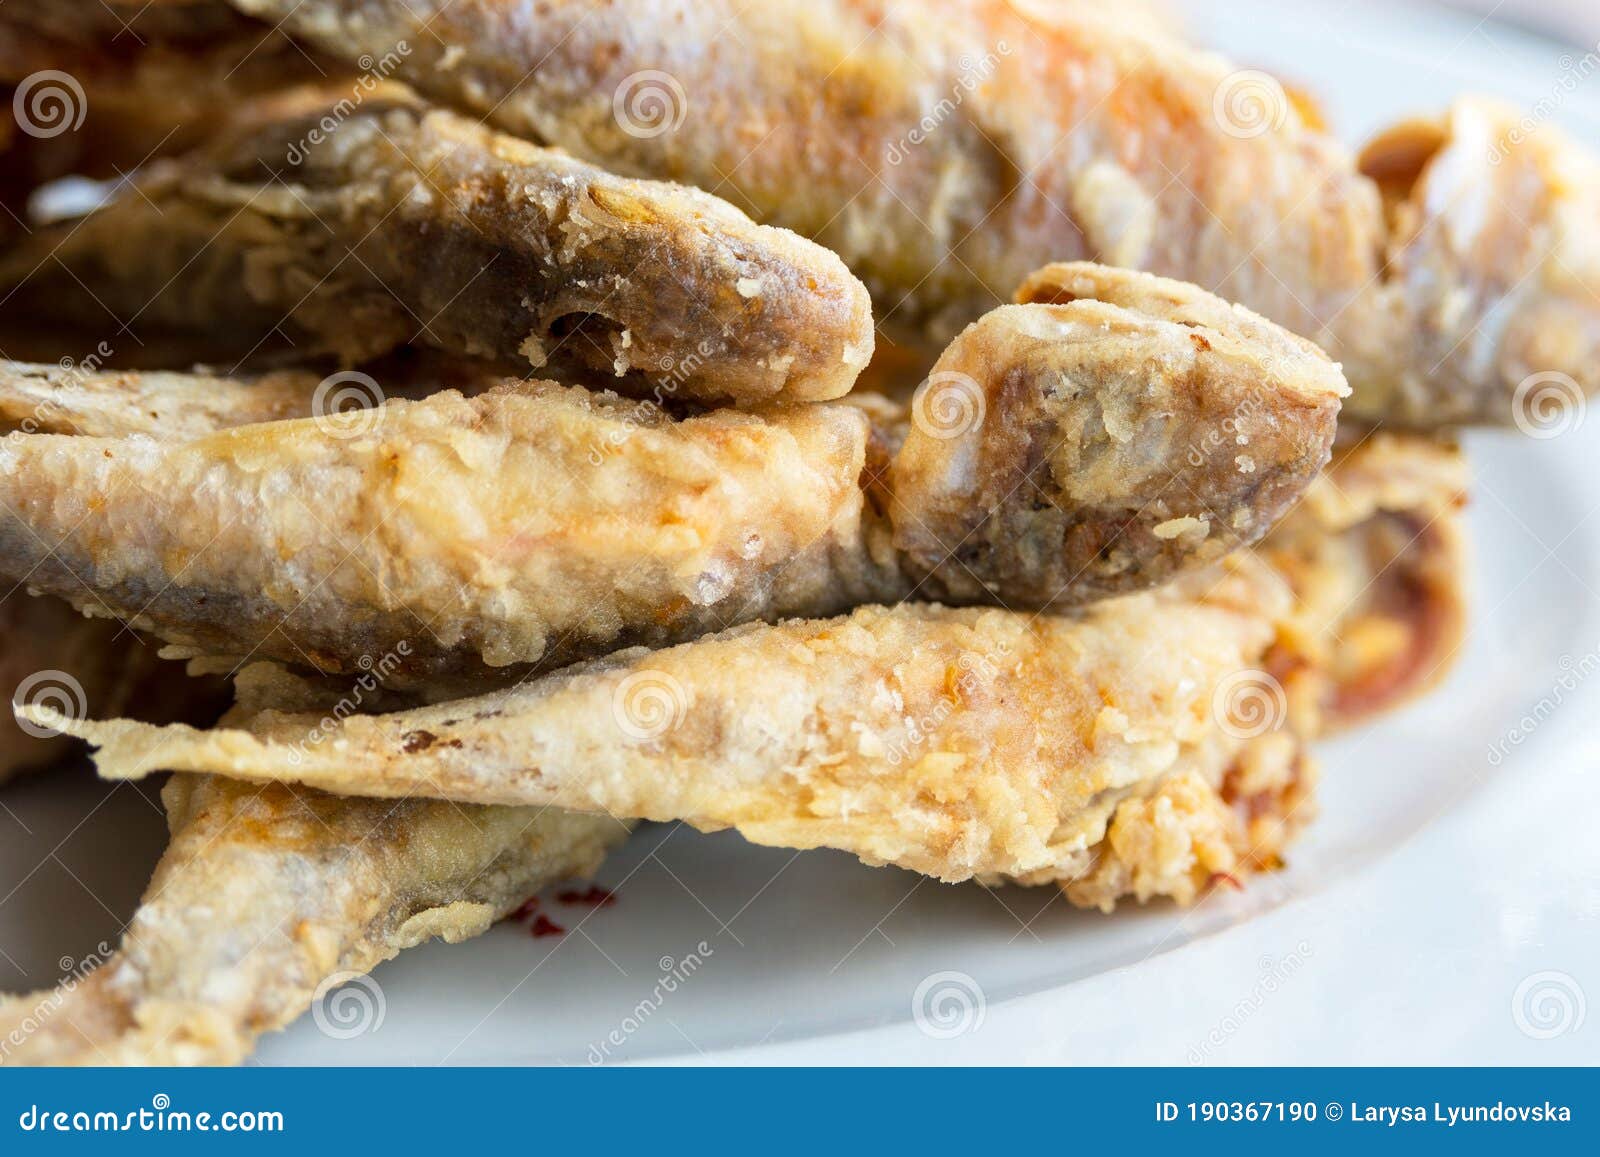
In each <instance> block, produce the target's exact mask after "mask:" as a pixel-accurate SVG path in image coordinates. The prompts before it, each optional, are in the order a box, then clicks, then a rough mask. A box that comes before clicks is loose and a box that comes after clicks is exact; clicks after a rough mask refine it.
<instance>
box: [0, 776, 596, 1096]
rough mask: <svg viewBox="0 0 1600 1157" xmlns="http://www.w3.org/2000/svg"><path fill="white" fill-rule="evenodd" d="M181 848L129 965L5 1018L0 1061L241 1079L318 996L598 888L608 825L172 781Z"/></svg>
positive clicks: (145, 910) (117, 958) (204, 780)
mask: <svg viewBox="0 0 1600 1157" xmlns="http://www.w3.org/2000/svg"><path fill="white" fill-rule="evenodd" d="M162 798H163V799H164V801H165V802H166V805H167V811H168V819H169V823H170V825H171V828H172V842H171V845H170V846H169V847H168V849H167V852H166V854H165V855H164V856H163V857H162V859H161V862H160V863H159V864H158V865H157V866H156V871H155V875H154V876H153V877H152V879H151V881H150V886H149V888H148V889H147V890H146V893H145V897H144V902H143V904H142V905H141V907H140V908H139V910H138V912H137V913H135V915H134V918H133V920H132V922H131V923H130V924H129V926H128V929H127V932H126V934H125V936H124V938H123V944H122V947H121V949H120V950H119V951H118V952H117V953H116V954H115V955H114V956H112V957H111V959H110V960H109V961H107V962H106V963H104V964H103V965H101V966H100V967H99V968H98V969H96V970H95V971H93V972H91V973H89V974H88V975H87V976H85V977H81V978H77V979H75V980H74V981H73V982H71V983H70V984H67V985H63V987H62V988H58V989H57V990H56V991H55V992H53V993H35V994H33V995H30V996H19V997H12V998H8V999H6V1000H4V1001H3V1002H0V1062H4V1063H10V1064H40V1065H62V1064H84V1065H128V1064H133V1065H192V1064H236V1063H238V1062H239V1061H240V1060H242V1059H244V1057H245V1056H246V1055H248V1054H249V1052H250V1050H251V1048H252V1047H253V1046H254V1043H255V1041H256V1038H257V1037H259V1036H260V1035H261V1034H262V1033H264V1032H270V1031H273V1030H275V1029H279V1028H282V1027H283V1026H284V1025H286V1024H288V1023H289V1022H290V1021H292V1020H294V1019H295V1018H296V1017H298V1016H300V1015H301V1014H302V1013H303V1012H305V1010H306V1008H307V1007H308V1006H309V1005H310V1004H311V1002H312V999H313V996H314V995H316V994H318V990H319V986H320V985H322V984H323V982H324V981H325V980H327V979H329V978H330V977H333V976H335V975H336V974H339V973H350V974H358V973H364V972H368V971H370V970H371V969H372V968H373V967H375V966H376V965H377V964H379V963H381V962H382V961H384V960H387V959H389V958H390V957H392V956H394V955H396V954H397V953H399V952H400V951H401V950H403V949H406V948H410V947H411V946H412V945H414V944H418V943H421V942H422V941H424V940H427V939H429V938H431V937H435V936H437V937H440V938H442V939H444V940H448V941H451V942H455V941H459V940H465V939H467V938H469V937H472V936H476V935H478V934H479V933H480V932H482V931H484V929H486V928H488V927H489V925H490V924H491V923H493V922H494V921H495V920H496V919H497V918H499V917H500V916H502V915H504V914H505V913H506V912H507V911H509V910H510V909H512V908H514V907H516V905H517V904H518V903H519V902H521V901H522V900H523V899H525V898H526V897H527V896H529V895H530V894H532V893H534V892H537V891H538V890H539V889H541V888H543V887H544V886H546V885H547V884H550V883H553V882H555V881H557V880H560V879H563V878H565V877H568V876H573V875H585V874H588V873H590V872H592V871H593V870H594V869H595V868H596V867H597V866H598V865H599V863H600V860H601V857H602V856H603V855H604V854H605V852H606V850H607V848H609V847H610V846H611V845H613V844H615V843H617V842H618V841H619V840H620V839H621V838H622V837H623V835H625V834H626V831H627V827H626V825H624V824H622V823H619V822H618V821H616V820H614V819H610V818H608V817H595V816H577V815H572V814H570V813H565V812H560V811H556V810H553V809H539V808H475V807H461V806H460V805H456V804H447V803H435V802H431V801H427V800H405V801H399V802H395V801H379V800H360V799H340V798H337V797H334V796H325V795H322V794H320V793H318V792H313V791H307V790H303V789H296V788H286V787H282V786H278V785H271V786H268V787H266V788H265V789H262V788H260V787H259V786H255V785H249V784H241V783H236V782H232V781H229V780H225V779H219V778H215V777H193V776H177V777H174V778H173V779H172V780H171V782H169V783H168V784H167V786H166V788H165V789H164V790H163V792H162Z"/></svg>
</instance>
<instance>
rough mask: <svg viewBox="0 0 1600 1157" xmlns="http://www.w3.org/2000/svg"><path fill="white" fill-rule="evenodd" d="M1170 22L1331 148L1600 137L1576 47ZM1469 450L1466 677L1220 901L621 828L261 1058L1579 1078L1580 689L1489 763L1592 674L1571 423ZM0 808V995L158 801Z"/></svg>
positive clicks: (1372, 14) (1587, 748)
mask: <svg viewBox="0 0 1600 1157" xmlns="http://www.w3.org/2000/svg"><path fill="white" fill-rule="evenodd" d="M1190 21H1191V26H1192V27H1193V29H1194V33H1195V35H1196V36H1197V37H1200V38H1203V39H1204V40H1206V41H1207V42H1208V43H1210V44H1212V45H1214V46H1216V47H1218V48H1219V49H1222V50H1223V51H1225V52H1226V53H1228V54H1229V55H1230V56H1232V57H1234V58H1235V59H1236V60H1237V61H1238V62H1239V63H1240V64H1241V65H1253V66H1260V67H1263V68H1267V69H1269V70H1272V71H1274V72H1277V73H1279V74H1280V75H1283V76H1285V77H1287V78H1290V79H1293V80H1295V81H1298V82H1300V83H1301V84H1303V85H1305V86H1306V87H1308V88H1310V89H1311V90H1312V91H1314V92H1316V93H1317V94H1318V95H1319V96H1320V97H1321V98H1323V100H1324V101H1325V102H1326V104H1327V106H1328V108H1329V109H1330V110H1331V112H1332V116H1333V120H1334V123H1335V125H1336V127H1337V129H1338V131H1339V132H1340V133H1341V134H1342V135H1344V136H1345V137H1346V138H1347V139H1350V140H1352V141H1354V140H1359V139H1362V138H1364V137H1365V135H1366V134H1368V133H1369V132H1371V131H1372V130H1374V129H1376V128H1378V127H1380V126H1381V125H1383V124H1385V123H1387V122H1389V121H1391V120H1393V119H1396V118H1397V117H1399V116H1402V115H1404V114H1406V113H1408V112H1420V111H1425V110H1429V109H1436V108H1439V107H1441V106H1442V105H1443V104H1444V103H1445V102H1447V101H1448V100H1449V99H1450V97H1451V96H1452V95H1453V94H1454V93H1457V92H1459V91H1463V90H1466V89H1477V90H1489V91H1493V92H1498V93H1501V94H1503V95H1505V96H1507V97H1510V98H1512V99H1514V100H1517V101H1519V102H1521V103H1523V104H1525V105H1532V104H1533V103H1535V102H1536V101H1538V100H1539V99H1540V98H1541V97H1548V96H1549V95H1550V94H1551V93H1552V92H1556V91H1559V92H1561V94H1562V95H1561V107H1560V109H1559V113H1558V115H1559V118H1560V119H1561V120H1563V121H1564V122H1565V123H1566V124H1567V125H1568V126H1569V127H1570V128H1571V129H1573V130H1574V131H1577V132H1579V133H1581V134H1583V135H1585V136H1586V137H1588V138H1589V139H1590V140H1591V141H1596V140H1600V131H1597V130H1600V116H1597V110H1600V76H1596V77H1595V78H1593V79H1590V80H1588V81H1585V82H1583V84H1580V85H1579V86H1578V88H1577V90H1576V91H1567V90H1566V89H1565V88H1562V87H1560V82H1561V78H1562V76H1563V75H1564V74H1563V72H1562V70H1563V68H1566V69H1567V70H1568V72H1569V73H1570V72H1571V70H1572V68H1573V64H1574V58H1575V57H1578V56H1580V55H1581V54H1579V53H1577V52H1572V51H1568V50H1565V49H1562V48H1560V47H1558V46H1556V45H1554V44H1552V43H1549V42H1544V41H1540V40H1537V39H1535V38H1532V37H1530V36H1527V35H1524V34H1521V33H1517V32H1515V31H1512V30H1510V29H1507V28H1504V27H1500V26H1496V25H1493V24H1489V23H1483V24H1480V23H1478V22H1477V18H1476V17H1466V16H1462V15H1459V14H1455V13H1450V12H1447V11H1444V10H1441V9H1432V8H1417V9H1411V8H1408V7H1404V6H1399V5H1396V4H1385V5H1372V6H1368V5H1364V4H1353V5H1352V4H1339V5H1333V4H1328V5H1309V4H1307V5H1300V4H1283V3H1275V4H1254V3H1244V4H1241V3H1230V4H1227V5H1225V6H1224V5H1220V4H1219V5H1215V6H1212V5H1193V6H1192V10H1191V12H1190ZM1584 85H1587V86H1588V88H1585V87H1584ZM1470 448H1471V451H1472V457H1473V459H1474V463H1475V466H1476V469H1477V473H1478V483H1477V486H1476V489H1475V491H1474V498H1475V501H1474V507H1473V511H1472V529H1473V531H1474V534H1475V545H1476V555H1477V558H1476V565H1475V573H1474V580H1475V586H1476V609H1475V615H1474V621H1473V629H1472V633H1471V639H1470V647H1469V649H1468V653H1467V655H1466V657H1465V659H1464V661H1463V662H1462V664H1461V665H1460V667H1459V668H1458V669H1457V671H1456V672H1455V673H1454V675H1453V676H1452V677H1451V679H1450V680H1449V682H1448V684H1447V685H1446V686H1445V687H1444V688H1443V689H1442V690H1441V691H1440V692H1439V693H1438V694H1436V695H1434V696H1433V697H1432V698H1430V699H1429V700H1427V701H1426V702H1424V703H1422V704H1421V705H1419V706H1417V707H1415V708H1414V709H1412V710H1409V711H1407V712H1405V713H1403V714H1402V715H1400V716H1397V717H1394V718H1391V719H1389V720H1387V721H1386V722H1384V723H1383V724H1382V725H1381V726H1377V727H1373V728H1371V729H1369V730H1366V731H1363V732H1361V733H1360V734H1357V735H1354V736H1351V737H1348V738H1346V739H1343V740H1340V741H1339V742H1337V743H1333V744H1329V745H1326V747H1325V750H1324V753H1323V754H1324V763H1325V769H1326V772H1325V780H1324V790H1323V792H1322V806H1323V815H1322V818H1321V820H1320V821H1319V823H1318V824H1317V825H1316V826H1315V827H1314V828H1313V830H1312V832H1311V833H1310V835H1309V837H1308V838H1307V839H1306V840H1305V841H1304V843H1303V844H1301V845H1300V846H1299V847H1298V849H1297V850H1296V852H1295V854H1294V857H1293V862H1292V864H1291V865H1290V867H1289V869H1288V870H1287V871H1285V872H1284V873H1282V874H1281V875H1279V876H1276V877H1274V878H1271V879H1267V880H1263V881H1259V882H1256V883H1254V884H1253V885H1252V887H1251V888H1250V889H1249V890H1248V891H1247V892H1246V893H1245V894H1243V895H1223V896H1218V897H1216V898H1214V899H1212V900H1211V901H1208V902H1207V903H1205V904H1203V905H1201V906H1200V907H1199V908H1197V909H1196V910H1194V911H1191V912H1187V913H1184V912H1180V911H1177V910H1175V909H1173V908H1171V907H1169V906H1166V905H1160V906H1155V907H1151V908H1149V909H1146V910H1134V909H1129V910H1127V911H1123V912H1119V913H1118V914H1117V915H1116V916H1114V917H1110V918H1107V917H1102V916H1099V915H1096V914H1092V913H1083V912H1076V911H1073V910H1072V909H1070V908H1069V907H1068V906H1067V905H1066V903H1065V902H1064V901H1063V900H1062V899H1061V898H1060V897H1059V895H1057V894H1056V893H1055V892H1054V891H1053V890H1050V889H1038V890H1024V889H1008V890H1003V891H998V892H989V891H985V890H983V889H981V888H977V887H971V886H969V887H957V888H951V887H944V886H941V885H937V884H934V883H930V882H926V881H922V880H920V879H919V878H918V877H916V876H914V875H911V874H909V873H905V872H900V871H896V870H890V869H878V870H874V869H869V868H865V867H862V866H861V865H859V864H858V863H856V862H855V861H854V860H853V859H851V858H850V857H848V856H845V855H842V854H836V853H808V854H805V855H796V854H793V853H790V852H787V851H778V850H772V849H766V848H755V847H751V846H749V845H747V844H745V843H743V842H742V841H741V840H740V839H739V838H738V837H737V836H734V835H730V834H723V835H718V836H703V835H700V834H697V833H695V832H693V831H690V830H688V829H684V828H676V827H663V826H653V827H647V828H645V829H644V830H642V831H641V832H639V833H638V834H637V835H636V836H635V837H634V838H633V840H632V841H631V842H630V843H629V845H628V846H627V847H626V848H625V849H624V850H623V851H622V852H620V853H619V854H618V855H616V856H615V857H614V858H613V859H612V860H611V861H609V862H608V863H607V864H606V865H605V868H604V870H603V872H602V875H601V881H602V882H603V883H605V884H606V885H608V886H614V887H616V888H617V890H618V896H617V902H616V903H615V905H613V906H611V907H606V908H601V909H597V910H591V909H586V908H582V907H577V906H563V905H561V904H560V903H559V902H557V901H556V900H555V899H554V898H553V897H547V899H546V904H545V907H546V910H547V911H549V912H550V914H551V915H552V916H553V917H554V918H555V919H556V920H557V921H558V922H560V923H561V924H563V925H565V926H566V927H567V929H568V932H567V934H566V935H565V936H563V937H549V938H543V939H534V938H532V937H530V936H529V935H528V933H527V932H526V931H525V930H523V929H521V928H518V927H515V926H506V925H503V926H500V927H498V928H496V929H494V930H493V931H491V932H490V933H489V934H488V935H486V936H484V937H482V938H480V939H478V940H476V941H473V942H471V943H468V944H465V945H459V946H445V945H440V944H433V945H429V946H426V947H423V948H419V949H416V950H413V951H411V952H408V953H405V954H404V955H403V956H402V957H400V958H399V959H398V960H397V961H395V962H393V963H391V964H388V965H385V966H384V967H382V968H381V969H379V971H378V972H377V973H376V980H377V982H378V985H379V986H380V987H381V993H382V1000H383V1017H382V1021H381V1024H380V1025H378V1026H377V1027H376V1028H375V1030H373V1031H368V1032H365V1033H362V1034H360V1035H358V1036H355V1037H353V1038H350V1039H333V1038H331V1037H329V1036H327V1035H325V1034H323V1033H322V1032H320V1031H319V1030H318V1028H317V1027H316V1026H315V1024H314V1023H313V1022H312V1020H311V1019H310V1018H306V1019H304V1020H302V1021H301V1022H300V1023H299V1024H297V1025H295V1026H294V1027H293V1028H291V1029H290V1030H289V1031H288V1032H287V1033H285V1034H282V1035H280V1036H275V1037H273V1038H270V1039H268V1040H267V1041H266V1042H264V1044H263V1046H262V1048H261V1050H260V1053H259V1057H258V1060H259V1062H260V1063H262V1064H287V1063H313V1064H328V1063H333V1064H368V1063H373V1064H388V1063H421V1064H430V1063H438V1062H449V1063H495V1062H530V1061H548V1062H557V1063H573V1064H583V1063H586V1062H588V1061H593V1060H595V1059H598V1058H600V1057H605V1058H607V1059H614V1060H621V1059H628V1060H641V1059H667V1058H675V1059H688V1060H696V1059H702V1058H703V1059H709V1060H712V1061H728V1060H761V1061H765V1062H774V1063H779V1062H811V1061H832V1062H849V1061H857V1060H872V1061H905V1062H920V1061H936V1062H946V1061H948V1062H956V1061H974V1062H976V1061H985V1062H987V1061H1072V1062H1084V1063H1122V1062H1144V1063H1183V1062H1185V1061H1186V1060H1187V1061H1191V1062H1192V1061H1207V1062H1223V1063H1239V1062H1263V1063H1266V1062H1270V1063H1277V1062H1286V1063H1293V1062H1299V1063H1316V1062H1333V1063H1339V1062H1379V1061H1401V1062H1404V1061H1415V1062H1424V1061H1433V1062H1443V1063H1450V1062H1482V1063H1488V1062H1506V1061H1512V1062H1530V1063H1560V1062H1564V1061H1573V1060H1586V1061H1591V1062H1592V1061H1595V1060H1600V1025H1596V1024H1588V1025H1585V1024H1584V1023H1583V1022H1584V1019H1585V1017H1586V1015H1587V1007H1586V1004H1587V1001H1586V991H1587V992H1588V993H1593V994H1594V995H1595V996H1597V997H1600V840H1596V838H1595V836H1594V834H1593V833H1594V829H1595V824H1596V820H1597V818H1600V779H1597V778H1596V775H1595V772H1596V768H1595V766H1594V765H1595V762H1596V759H1595V757H1596V752H1597V750H1600V746H1597V741H1596V740H1594V739H1592V738H1590V733H1591V732H1592V731H1593V728H1592V726H1591V722H1590V721H1591V720H1592V719H1593V718H1594V717H1595V714H1596V711H1597V708H1600V673H1597V677H1595V678H1594V679H1593V680H1592V681H1588V680H1585V679H1582V678H1580V679H1578V680H1576V686H1575V687H1574V688H1573V689H1571V690H1567V689H1564V688H1563V689H1561V690H1560V691H1559V692H1558V694H1559V698H1560V702H1559V704H1558V705H1556V708H1555V709H1554V710H1553V711H1549V712H1541V714H1542V715H1545V716H1546V718H1544V719H1543V721H1542V722H1541V723H1540V724H1539V725H1538V726H1537V727H1536V728H1534V729H1533V731H1532V733H1531V735H1530V736H1529V737H1528V739H1527V740H1526V742H1523V743H1522V744H1520V745H1519V746H1517V747H1515V748H1514V749H1511V754H1510V756H1509V758H1507V759H1505V760H1504V762H1503V763H1501V764H1500V765H1499V766H1491V764H1490V762H1489V759H1488V751H1489V748H1490V745H1491V744H1493V743H1495V742H1496V741H1497V740H1500V739H1502V738H1503V737H1504V736H1505V735H1506V734H1507V733H1508V731H1509V729H1511V728H1512V727H1513V726H1514V725H1515V724H1516V723H1517V721H1518V720H1519V719H1520V718H1521V717H1522V716H1523V715H1524V713H1525V712H1528V711H1530V710H1531V709H1533V708H1534V707H1535V705H1537V704H1538V703H1539V702H1540V701H1541V700H1546V701H1549V700H1551V698H1552V696H1553V694H1557V692H1556V690H1555V689H1556V688H1557V687H1558V686H1559V685H1560V683H1561V682H1562V680H1563V676H1565V675H1570V674H1571V673H1572V672H1574V671H1583V670H1586V669H1587V668H1588V667H1591V666H1593V665H1594V664H1595V663H1596V661H1597V660H1600V599H1597V597H1596V594H1595V591H1596V590H1597V589H1600V519H1597V518H1596V517H1595V515H1596V509H1595V508H1596V506H1597V505H1600V487H1597V486H1596V485H1595V484H1594V482H1593V480H1592V479H1593V476H1594V475H1595V474H1596V473H1597V471H1596V469H1595V465H1594V464H1595V462H1596V461H1597V460H1600V420H1595V421H1592V422H1589V423H1587V424H1583V425H1580V427H1579V428H1578V429H1576V430H1574V431H1573V432H1570V433H1567V434H1564V435H1563V436H1561V437H1559V438H1555V439H1551V440H1548V441H1543V442H1533V441H1530V440H1527V439H1523V438H1519V437H1513V436H1508V435H1485V436H1480V437H1475V438H1473V439H1471V442H1470ZM1585 656H1590V658H1589V662H1588V663H1587V664H1586V663H1584V658H1585ZM1567 681H1568V682H1572V681H1573V680H1571V679H1568V680H1567ZM0 804H3V805H4V809H3V810H0V831H3V832H4V833H5V837H4V839H3V841H0V880H5V881H16V880H21V881H22V882H21V883H20V884H17V885H16V886H15V887H14V888H13V887H12V885H11V883H7V884H6V885H5V887H6V889H8V890H9V891H10V895H9V896H6V897H5V898H4V900H3V901H0V984H3V985H4V987H6V988H8V989H13V990H14V989H19V988H25V987H30V986H35V985H44V984H49V983H53V982H54V981H55V979H56V978H57V976H58V975H59V964H60V960H61V958H71V959H77V958H79V957H81V956H83V955H84V954H85V953H86V952H88V951H89V950H91V949H92V947H93V946H94V945H95V943H96V942H97V941H99V940H101V939H112V940H114V939H115V936H116V933H117V931H118V929H119V928H120V926H121V923H122V921H123V920H124V919H126V917H127V916H128V915H129V913H131V912H132V910H133V907H134V904H135V902H136V900H137V895H138V892H139V890H140V887H141V886H142V883H143V880H144V878H145V872H146V869H147V867H148V865H150V864H151V863H153V862H154V859H155V857H156V855H157V854H158V853H159V850H160V847H161V844H162V839H163V824H162V819H161V815H160V811H159V808H158V807H156V805H155V804H154V802H153V799H152V796H151V793H150V792H149V791H147V790H141V789H138V788H135V787H131V786H127V785H123V786H118V787H115V788H112V789H110V790H107V789H105V788H103V787H102V786H101V785H100V784H98V783H97V782H96V781H94V780H93V778H92V777H91V776H90V775H89V774H88V773H87V771H85V772H82V773H80V774H76V775H69V776H65V777H53V778H51V779H50V780H49V781H48V782H46V781H42V780H41V781H35V782H31V783H24V784H20V785H15V786H13V787H10V788H7V789H5V790H4V791H3V792H0ZM85 813H87V818H85ZM702 945H703V947H702ZM689 970H692V975H689V976H688V979H686V980H683V981H682V982H681V983H679V982H677V981H676V979H675V981H674V983H673V984H672V985H667V986H663V985H661V981H662V978H663V975H664V974H665V975H674V976H675V977H682V976H684V975H686V973H687V972H688V971H689ZM669 987H670V988H672V991H665V989H666V988H669ZM919 999H920V1001H921V1003H922V1006H923V1007H924V1008H925V1009H929V1010H931V1011H932V1013H933V1017H932V1020H931V1021H929V1020H928V1019H927V1018H923V1023H921V1024H919V1023H918V1021H917V1019H916V1018H914V1016H913V1008H914V1005H915V1004H916V1003H917V1002H918V1001H919ZM1596 1019H1600V1013H1597V1014H1596ZM613 1034H614V1035H613ZM618 1039H620V1041H621V1043H620V1044H617V1043H614V1041H615V1040H618Z"/></svg>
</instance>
